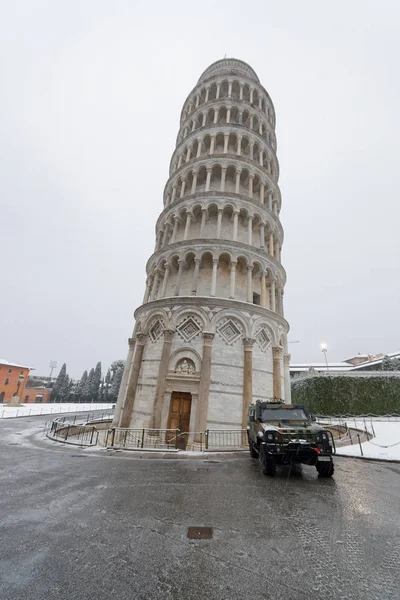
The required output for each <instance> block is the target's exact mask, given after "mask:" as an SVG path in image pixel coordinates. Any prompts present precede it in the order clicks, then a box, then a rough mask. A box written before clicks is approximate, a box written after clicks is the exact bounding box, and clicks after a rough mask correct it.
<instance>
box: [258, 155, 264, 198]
mask: <svg viewBox="0 0 400 600" xmlns="http://www.w3.org/2000/svg"><path fill="white" fill-rule="evenodd" d="M263 155H264V150H262V149H260V156H259V157H258V158H259V161H260V166H261V167H262V166H263ZM260 190H261V188H260Z"/></svg>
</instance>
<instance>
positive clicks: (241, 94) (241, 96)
mask: <svg viewBox="0 0 400 600" xmlns="http://www.w3.org/2000/svg"><path fill="white" fill-rule="evenodd" d="M243 87H244V84H243V83H241V84H240V95H239V99H240V100H243Z"/></svg>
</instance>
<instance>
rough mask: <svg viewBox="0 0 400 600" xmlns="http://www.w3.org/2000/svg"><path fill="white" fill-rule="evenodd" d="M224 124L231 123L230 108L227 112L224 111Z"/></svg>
mask: <svg viewBox="0 0 400 600" xmlns="http://www.w3.org/2000/svg"><path fill="white" fill-rule="evenodd" d="M226 122H227V124H228V125H229V123H230V122H231V109H230V108H228V110H227V111H226Z"/></svg>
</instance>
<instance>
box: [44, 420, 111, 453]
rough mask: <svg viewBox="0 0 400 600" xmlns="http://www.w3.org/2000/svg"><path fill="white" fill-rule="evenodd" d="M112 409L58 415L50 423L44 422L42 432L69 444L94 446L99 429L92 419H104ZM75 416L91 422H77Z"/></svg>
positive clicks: (97, 438)
mask: <svg viewBox="0 0 400 600" xmlns="http://www.w3.org/2000/svg"><path fill="white" fill-rule="evenodd" d="M112 414H113V413H112V411H106V412H104V413H102V414H101V415H99V414H98V412H96V413H88V414H87V415H74V417H68V415H65V416H63V417H58V418H56V419H54V420H53V421H51V422H50V423H47V422H46V423H45V428H44V433H45V435H47V437H48V438H50V439H52V440H55V441H58V442H64V443H65V442H67V441H68V443H69V444H76V445H78V446H95V445H96V444H97V443H98V440H99V431H97V428H96V426H95V425H94V424H93V421H104V420H105V419H106V418H109V417H111V416H112ZM77 418H78V419H79V420H82V418H84V420H85V422H90V421H92V423H91V424H90V425H88V424H86V423H77V422H76V420H77Z"/></svg>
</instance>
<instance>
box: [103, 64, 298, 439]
mask: <svg viewBox="0 0 400 600" xmlns="http://www.w3.org/2000/svg"><path fill="white" fill-rule="evenodd" d="M278 177H279V166H278V161H277V158H276V137H275V111H274V107H273V104H272V101H271V98H270V97H269V95H268V93H267V91H266V90H265V89H264V87H263V86H262V85H261V83H260V81H259V79H258V77H257V74H256V73H255V72H254V71H253V69H252V68H251V67H250V66H249V65H247V64H246V63H245V62H243V61H241V60H236V59H223V60H219V61H217V62H215V63H213V64H212V65H211V66H209V67H208V69H206V70H205V71H204V73H203V74H202V75H201V77H200V79H199V81H198V83H197V85H196V86H195V87H194V89H193V90H192V91H191V92H190V94H189V96H188V97H187V99H186V101H185V103H184V105H183V109H182V113H181V119H180V127H179V132H178V137H177V140H176V147H175V150H174V152H173V154H172V158H171V163H170V169H169V179H168V181H167V183H166V186H165V190H164V207H163V210H162V212H161V214H160V216H159V218H158V220H157V223H156V242H155V248H154V253H153V254H152V255H151V256H150V258H149V260H148V261H147V266H146V271H147V281H146V291H145V294H144V298H143V304H142V305H141V306H140V307H139V308H138V309H137V310H136V312H135V319H136V324H135V327H134V331H133V335H132V338H130V339H129V352H128V358H127V362H126V367H125V372H124V376H123V379H122V384H121V389H120V394H119V398H118V402H117V406H116V413H115V418H114V424H115V425H117V426H120V427H153V428H156V429H159V428H163V429H164V428H176V427H179V428H180V429H181V430H183V431H190V432H200V431H204V430H205V429H206V428H210V429H212V428H214V429H232V428H242V427H245V426H246V415H247V406H248V405H249V404H250V403H251V402H255V401H256V400H257V399H263V400H265V399H271V398H283V399H284V400H285V401H286V402H290V383H289V356H288V354H287V339H286V337H287V332H288V329H289V327H288V323H287V321H286V320H285V319H284V317H283V289H284V285H285V281H286V275H285V271H284V269H283V267H282V264H281V248H282V242H283V229H282V225H281V222H280V219H279V213H280V209H281V194H280V190H279V187H278Z"/></svg>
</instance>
